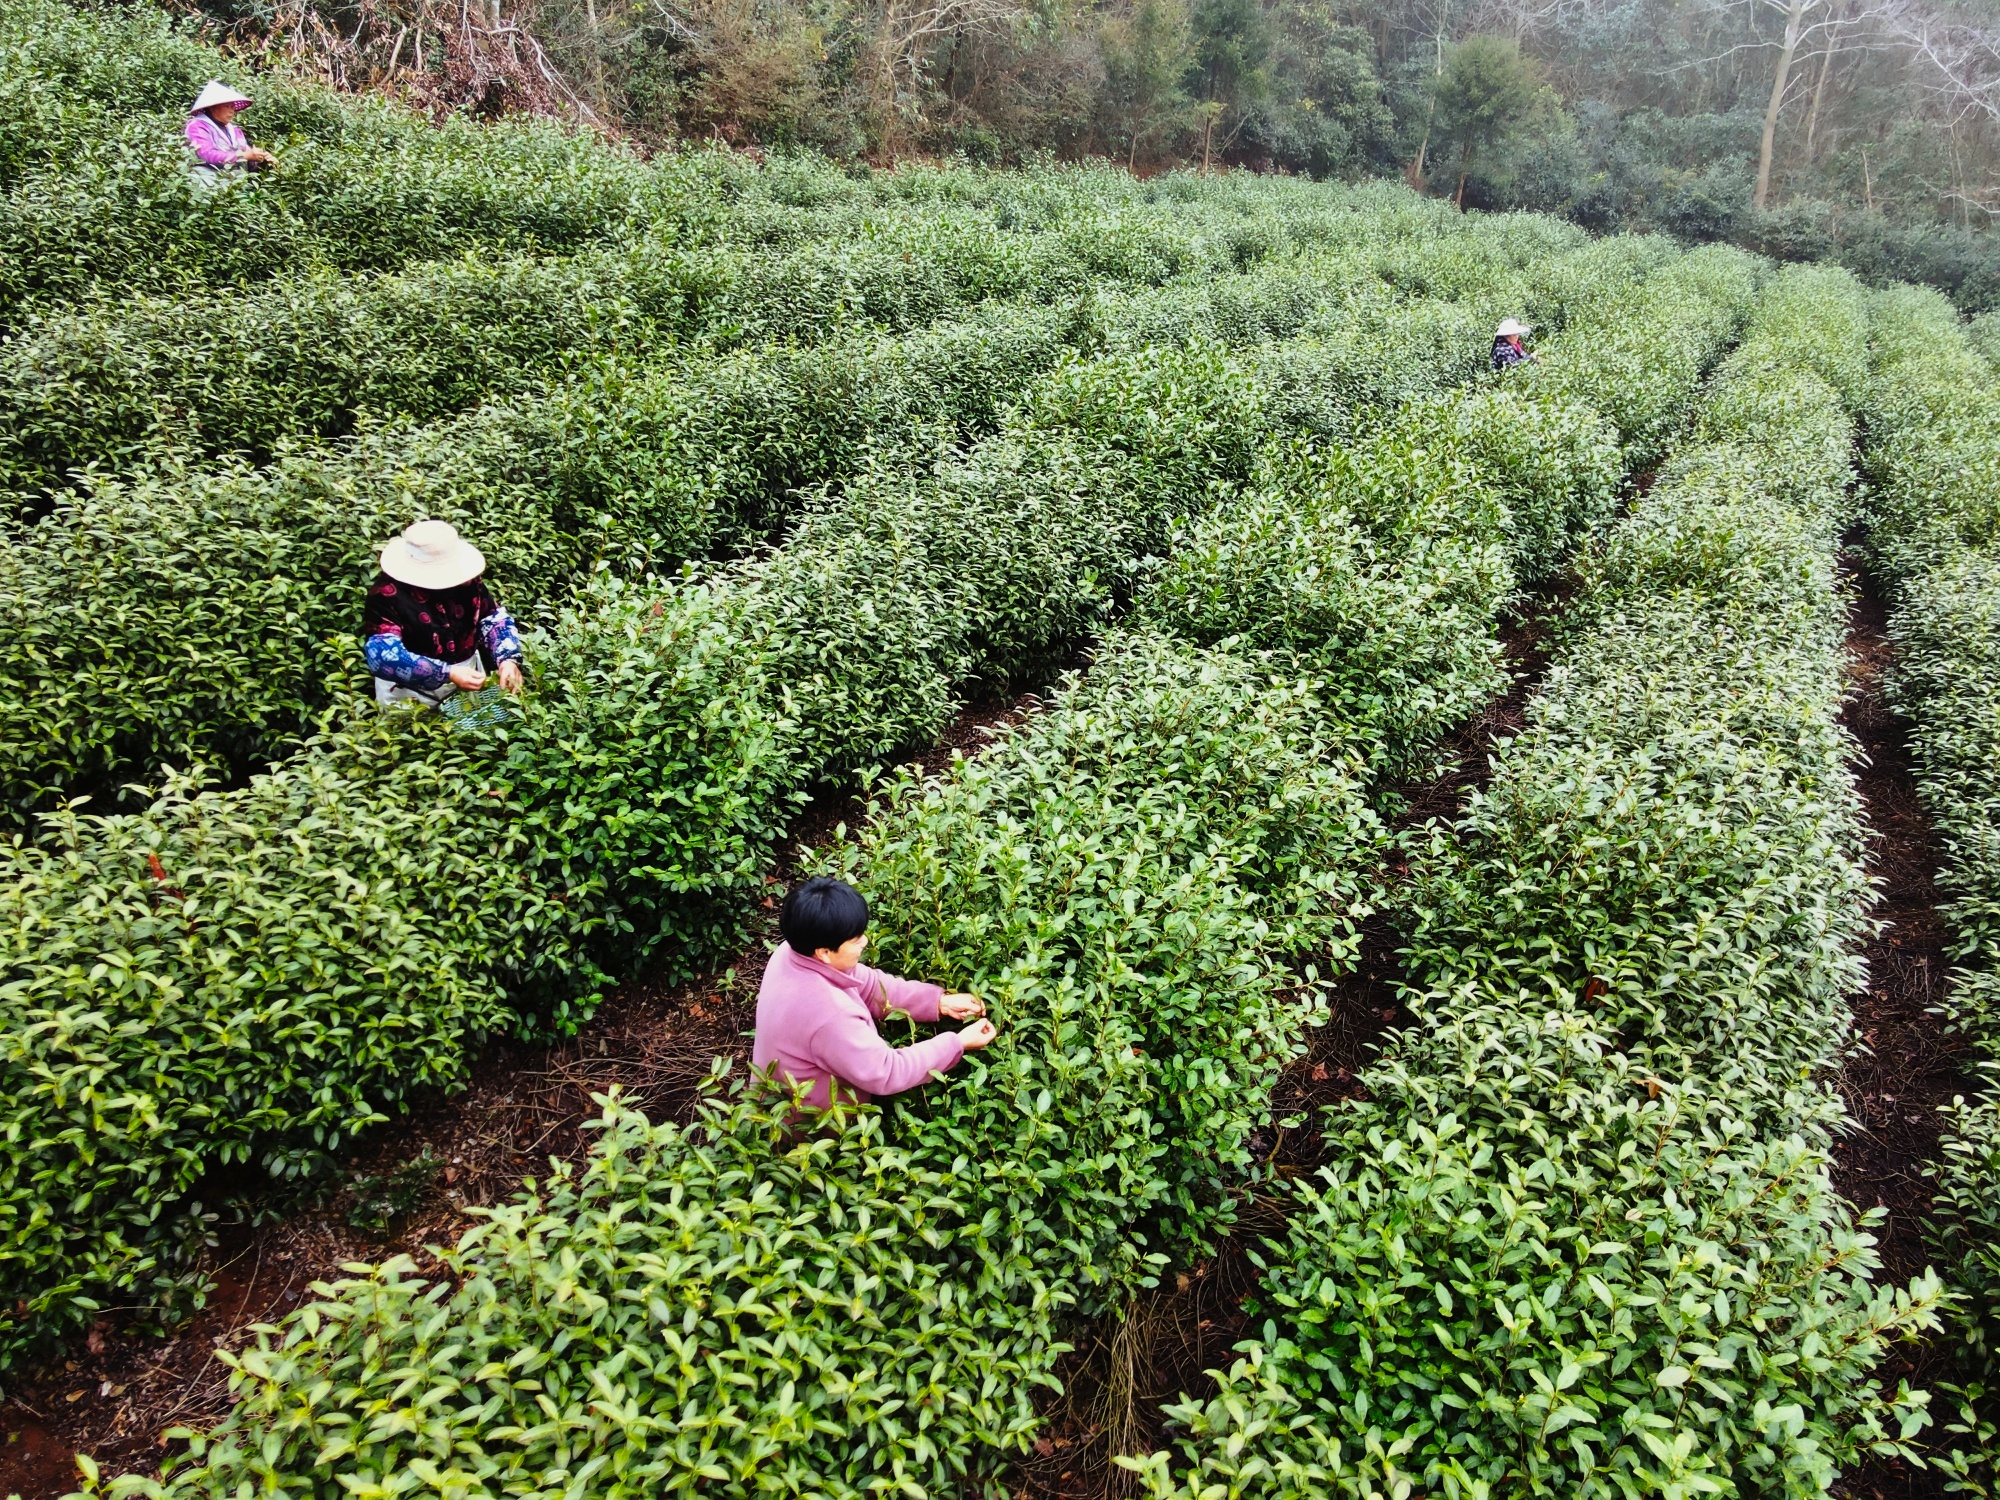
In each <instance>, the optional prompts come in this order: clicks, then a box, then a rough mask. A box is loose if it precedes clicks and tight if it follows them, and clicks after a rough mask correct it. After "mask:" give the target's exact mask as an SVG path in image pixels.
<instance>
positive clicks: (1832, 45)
mask: <svg viewBox="0 0 2000 1500" xmlns="http://www.w3.org/2000/svg"><path fill="white" fill-rule="evenodd" d="M1840 21H1841V17H1840V16H1839V15H1835V16H1834V18H1833V28H1832V30H1831V31H1829V32H1828V33H1827V38H1826V52H1825V55H1823V56H1822V57H1821V58H1820V60H1819V78H1818V80H1817V81H1816V82H1814V84H1813V92H1812V107H1811V108H1810V109H1808V110H1807V111H1806V166H1807V167H1811V166H1812V164H1813V134H1814V132H1815V131H1817V130H1818V128H1819V101H1820V100H1821V99H1822V98H1824V97H1825V95H1826V79H1827V75H1828V74H1829V73H1831V72H1832V71H1833V55H1834V53H1836V52H1838V51H1839V50H1840Z"/></svg>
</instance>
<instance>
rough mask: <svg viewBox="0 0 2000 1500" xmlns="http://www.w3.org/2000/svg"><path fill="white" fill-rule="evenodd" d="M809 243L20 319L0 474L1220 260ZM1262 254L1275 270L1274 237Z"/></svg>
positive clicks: (400, 277) (1031, 237) (1213, 247)
mask: <svg viewBox="0 0 2000 1500" xmlns="http://www.w3.org/2000/svg"><path fill="white" fill-rule="evenodd" d="M823 227H824V228H825V229H826V230H827V231H828V233H826V234H819V235H815V236H813V237H810V238H806V239H804V240H803V242H802V243H798V244H788V245H785V246H782V247H777V248H764V247H761V246H759V247H742V246H738V245H735V244H722V245H716V244H701V245H693V246H689V245H674V244H670V243H667V242H664V241H662V240H659V239H653V238H649V239H646V240H643V241H642V242H641V243H639V244H638V245H636V246H634V247H631V248H619V249H615V250H598V251H593V252H591V253H588V254H584V255H578V256H574V257H571V258H567V259H546V258H535V257H516V258H512V259H507V260H500V261H490V260H480V259H474V258H470V257H468V258H466V259H462V260H458V261H446V262H441V263H438V264H433V265H426V266H419V267H416V268H413V269H409V270H406V271H403V272H401V273H399V274H395V275H387V276H379V277H360V278H354V277H341V276H338V275H335V274H333V273H331V272H330V271H329V272H324V273H321V274H319V275H316V276H311V277H308V278H306V279H304V280H302V281H291V280H286V281H278V282H275V283H271V284H267V285H263V286H259V287H258V288H256V289H255V290H253V291H251V292H248V293H225V294H209V295H195V296H184V297H179V298H143V299H133V300H126V301H120V302H117V303H102V304H98V305H93V306H89V307H86V308H83V309H80V310H71V309H64V310H62V311H60V312H40V313H36V314H35V315H33V316H32V317H30V318H29V319H27V320H26V321H25V323H24V325H23V326H22V327H21V328H19V329H18V330H16V332H15V333H14V335H13V337H12V338H11V339H10V340H9V341H8V343H7V344H6V345H5V346H0V416H4V418H5V422H4V433H5V436H4V439H0V479H4V480H5V482H8V483H10V484H11V485H12V486H13V487H14V488H17V489H21V490H24V491H33V490H36V489H38V488H50V487H54V486H57V485H59V484H61V483H63V482H64V481H65V480H66V479H67V477H68V476H69V475H70V474H71V473H72V471H74V470H78V469H81V468H83V467H85V466H88V465H98V466H106V465H109V466H113V467H123V466H126V465H127V464H129V463H130V462H131V460H132V459H133V457H134V456H135V455H136V456H139V457H143V456H145V455H146V454H147V453H149V452H150V451H153V450H157V449H167V450H171V451H176V452H182V453H187V454H192V455H195V456H200V457H206V456H212V455H214V454H217V453H221V452H226V451H232V450H244V451H248V452H250V453H252V454H254V455H259V456H263V455H267V454H268V453H269V451H270V450H271V449H272V448H273V447H274V446H275V445H276V444H277V443H278V442H279V441H280V440H281V439H283V438H285V437H287V436H317V437H337V436H339V435H341V434H343V433H346V432H348V431H351V430H352V429H353V427H354V426H355V424H356V423H357V421H359V420H361V419H363V418H365V417H368V416H375V417H394V416H406V417H416V418H430V417H436V416H441V415H444V414H447V413H450V412H453V411H458V410H462V409H464V408H465V407H468V406H471V405H474V404H476V403H477V402H478V401H480V400H482V399H484V398H485V397H487V396H488V395H491V394H503V393H506V392H509V391H525V390H529V389H532V388H533V387H534V386H535V385H536V383H537V381H538V380H539V379H540V378H541V377H542V376H544V375H546V374H548V373H550V372H551V371H552V370H554V369H556V368H557V367H560V366H562V365H564V364H566V363H571V362H575V361H581V360H588V359H591V358H594V357H601V356H604V355H619V354H624V355H626V356H630V355H633V354H635V353H636V354H641V355H643V354H646V353H648V352H650V351H653V350H655V349H660V350H662V351H664V350H665V349H666V348H668V347H670V346H672V345H673V344H675V343H676V342H692V343H694V344H696V345H698V346H706V347H725V348H726V347H732V346H735V345H740V344H746V343H748V344H756V343H762V342H779V343H785V342H800V343H813V342H820V341H823V340H826V339H829V338H833V337H835V336H837V335H838V334H840V333H842V332H843V331H850V330H852V331H856V332H858V331H861V330H862V329H865V328H867V327H869V326H880V327H883V328H886V329H889V330H891V331H897V332H902V331H908V330H910V329H913V328H917V327H921V326H924V325H926V324H930V323H934V322H936V321H937V320H938V319H940V318H942V317H945V316H947V315H950V314H953V313H962V312H963V311H964V310H965V309H966V308H968V307H970V306H971V305H973V304H976V303H978V302H981V301H983V300H986V299H989V298H996V297H998V298H1006V299H1009V300H1018V301H1023V302H1035V301H1053V300H1057V299H1060V298H1064V297H1072V296H1078V295H1083V294H1087V293H1090V292H1092V291H1094V290H1098V289H1105V290H1108V289H1110V288H1113V287H1116V286H1118V285H1119V284H1120V281H1121V277H1120V275H1119V274H1118V273H1120V272H1127V273H1131V274H1135V275H1137V277H1138V278H1139V279H1140V281H1141V282H1142V283H1143V284H1152V283H1154V282H1155V281H1157V280H1159V279H1161V275H1160V273H1161V272H1162V271H1163V270H1164V271H1168V272H1170V273H1171V275H1172V276H1174V277H1186V276H1215V275H1219V274H1229V273H1233V272H1235V270H1236V268H1235V266H1234V265H1233V264H1232V257H1230V255H1229V254H1228V247H1227V246H1226V245H1223V244H1217V243H1213V237H1212V234H1211V231H1212V229H1213V227H1214V221H1213V220H1212V219H1211V218H1210V217H1209V216H1205V215H1199V214H1197V215H1193V216H1189V215H1185V214H1183V215H1180V216H1178V217H1177V221H1176V223H1175V225H1174V229H1175V232H1176V235H1177V241H1178V243H1177V245H1176V249H1177V250H1178V252H1179V253H1178V254H1177V255H1176V256H1174V257H1173V258H1172V259H1171V260H1170V261H1168V262H1166V263H1165V264H1164V265H1163V264H1160V263H1155V262H1154V261H1151V260H1146V261H1142V262H1141V263H1139V264H1138V265H1136V266H1113V267H1109V268H1106V269H1104V270H1100V271H1090V270H1087V269H1086V265H1085V263H1084V260H1083V258H1082V257H1080V256H1078V255H1077V254H1076V253H1075V251H1074V247H1073V244H1072V242H1071V232H1072V231H1074V229H1075V228H1076V227H1077V226H1075V225H1070V226H1068V227H1067V228H1066V229H1065V230H1064V232H1062V233H1060V234H1058V233H1054V232H1051V231H1045V230H1035V231H1028V230H1014V231H1000V230H997V229H996V228H995V227H994V226H993V224H992V222H991V220H990V217H989V216H987V215H985V214H980V213H966V212H959V213H955V214H949V215H944V214H937V213H928V214H923V215H903V216H890V217H882V218H877V219H873V220H862V221H859V222H856V221H855V220H854V219H853V218H852V216H850V215H839V216H836V217H834V218H833V219H832V220H831V221H830V223H829V224H828V225H826V226H823ZM1106 227H1107V228H1108V226H1106ZM836 230H837V231H838V238H833V237H830V236H831V235H832V233H833V232H834V231H836ZM1271 250H1272V253H1274V254H1277V255H1281V256H1283V257H1284V258H1285V260H1287V261H1289V260H1292V259H1294V256H1293V255H1292V254H1291V251H1292V245H1291V242H1290V241H1289V240H1288V239H1286V238H1285V237H1283V236H1277V237H1275V240H1274V243H1273V244H1272V246H1271ZM1293 274H1294V276H1295V277H1296V276H1297V272H1296V271H1294V273H1293ZM1300 284H1302V285H1304V286H1306V287H1310V286H1312V285H1313V283H1312V282H1310V281H1304V280H1302V281H1301V283H1300ZM1308 295H1310V293H1308ZM1181 300H1183V301H1185V300H1186V299H1185V298H1182V299H1181Z"/></svg>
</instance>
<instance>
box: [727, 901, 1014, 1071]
mask: <svg viewBox="0 0 2000 1500" xmlns="http://www.w3.org/2000/svg"><path fill="white" fill-rule="evenodd" d="M778 930H779V931H780V932H782V933H783V934H784V938H785V940H784V941H783V942H782V943H780V944H778V946H777V947H776V948H775V949H774V950H773V951H772V953H771V961H770V962H769V963H767V964H766V965H765V966H764V982H763V984H762V985H761V986H760V987H759V989H758V991H757V1040H756V1043H755V1045H754V1046H753V1047H752V1048H751V1053H750V1061H751V1065H752V1066H753V1067H755V1068H756V1069H757V1070H758V1071H759V1072H766V1073H769V1074H770V1075H771V1076H772V1077H773V1078H774V1079H775V1080H776V1081H777V1082H779V1083H781V1084H792V1085H798V1084H804V1085H806V1090H805V1098H804V1102H805V1104H806V1105H807V1107H808V1108H811V1109H825V1108H827V1107H828V1106H829V1105H831V1104H832V1103H834V1102H835V1100H836V1099H837V1100H839V1101H841V1102H843V1103H857V1102H858V1103H863V1104H865V1103H867V1102H868V1100H870V1099H872V1098H875V1097H877V1096H879V1095H883V1094H900V1093H902V1092H903V1091H904V1090H905V1089H913V1088H915V1087H916V1086H917V1085H918V1084H920V1083H922V1082H923V1081H924V1080H925V1079H927V1078H929V1077H930V1076H931V1075H932V1074H933V1073H946V1072H949V1071H950V1070H951V1069H953V1068H955V1067H957V1066H958V1063H959V1059H960V1058H962V1057H964V1056H965V1054H966V1053H967V1052H974V1051H977V1050H978V1049H979V1048H981V1047H984V1046H986V1045H987V1044H988V1043H989V1042H991V1041H992V1040H993V1037H994V1030H993V1023H992V1022H991V1021H988V1020H984V1019H982V1018H983V1017H984V1016H985V1014H986V1006H985V1005H984V1004H983V1003H982V1002H981V1001H980V1000H979V999H978V998H977V997H976V996H973V995H963V994H957V995H947V994H946V993H945V992H944V991H943V989H942V988H940V987H939V986H937V985H935V984H918V983H915V982H914V981H912V980H908V979H899V978H897V977H896V976H895V975H894V974H884V973H883V972H882V971H881V970H879V969H871V968H869V967H867V966H866V965H865V964H863V963H862V962H861V951H862V949H864V948H866V947H867V946H868V903H867V901H865V900H864V899H862V895H861V893H860V892H859V891H857V890H855V889H854V887H853V886H851V885H849V884H847V883H846V882H845V881H841V880H833V879H830V878H828V877H827V876H824V875H821V876H816V877H815V878H813V879H811V880H808V881H806V882H804V883H803V884H801V885H799V886H796V887H794V888H793V890H792V892H791V894H790V895H788V896H786V897H785V905H784V909H783V911H781V912H780V913H779V916H778ZM892 1010H899V1011H902V1012H903V1013H904V1014H905V1015H907V1016H909V1017H910V1018H911V1019H913V1020H917V1021H940V1020H946V1019H949V1020H953V1021H970V1022H972V1024H971V1025H970V1026H967V1027H966V1028H964V1030H962V1031H943V1032H939V1033H938V1034H937V1035H936V1036H932V1037H926V1038H925V1039H924V1040H923V1041H921V1042H916V1043H913V1044H911V1045H910V1046H908V1047H892V1046H890V1045H889V1044H888V1042H886V1041H884V1040H883V1038H882V1034H881V1033H880V1032H878V1031H877V1030H876V1029H875V1023H876V1022H877V1021H880V1020H882V1019H883V1018H884V1017H886V1016H887V1015H888V1013H889V1012H890V1011H892Z"/></svg>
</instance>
